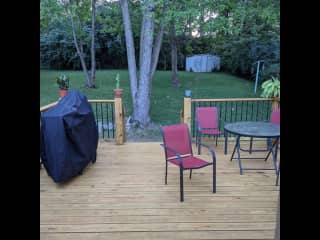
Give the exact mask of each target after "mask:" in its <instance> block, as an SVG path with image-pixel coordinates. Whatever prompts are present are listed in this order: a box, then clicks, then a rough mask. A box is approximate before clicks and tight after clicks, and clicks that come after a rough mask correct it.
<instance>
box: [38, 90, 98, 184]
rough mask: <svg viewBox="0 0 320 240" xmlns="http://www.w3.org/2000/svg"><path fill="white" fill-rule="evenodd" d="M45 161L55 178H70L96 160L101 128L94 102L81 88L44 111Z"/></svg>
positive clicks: (42, 138) (58, 180) (43, 155)
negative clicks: (95, 116)
mask: <svg viewBox="0 0 320 240" xmlns="http://www.w3.org/2000/svg"><path fill="white" fill-rule="evenodd" d="M40 135H41V146H40V155H41V160H42V163H43V165H44V167H45V169H46V170H47V173H48V175H49V176H51V177H52V179H53V180H54V181H55V182H62V181H66V180H68V179H70V178H72V177H74V176H76V175H77V174H79V173H82V170H83V169H84V168H85V167H86V166H87V165H88V163H89V162H93V163H94V162H95V160H96V153H97V152H96V151H97V147H98V129H97V126H96V123H95V119H94V114H93V111H92V108H91V105H90V104H89V103H88V101H87V98H86V96H84V95H83V94H82V93H81V92H79V91H77V90H72V91H69V93H68V94H67V95H66V96H64V97H63V98H62V99H61V100H60V101H59V102H58V104H57V105H56V106H54V107H52V108H50V109H49V110H47V111H45V112H43V113H42V115H41V133H40Z"/></svg>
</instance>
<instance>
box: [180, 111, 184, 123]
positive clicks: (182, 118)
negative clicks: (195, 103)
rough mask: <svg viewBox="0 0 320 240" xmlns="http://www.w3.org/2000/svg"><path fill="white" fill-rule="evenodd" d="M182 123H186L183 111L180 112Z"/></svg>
mask: <svg viewBox="0 0 320 240" xmlns="http://www.w3.org/2000/svg"><path fill="white" fill-rule="evenodd" d="M180 123H184V114H183V109H181V111H180Z"/></svg>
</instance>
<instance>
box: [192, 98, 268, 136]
mask: <svg viewBox="0 0 320 240" xmlns="http://www.w3.org/2000/svg"><path fill="white" fill-rule="evenodd" d="M197 107H217V109H218V115H219V116H218V121H219V130H220V131H221V132H223V126H224V124H225V123H229V122H237V121H269V119H270V115H271V112H272V101H271V100H270V99H192V100H191V133H192V136H193V137H195V135H196V129H195V121H196V116H195V112H196V108H197ZM228 136H233V135H232V134H228Z"/></svg>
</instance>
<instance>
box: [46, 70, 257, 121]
mask: <svg viewBox="0 0 320 240" xmlns="http://www.w3.org/2000/svg"><path fill="white" fill-rule="evenodd" d="M63 73H65V74H67V75H69V76H70V85H71V86H70V90H72V89H78V90H79V91H81V92H82V93H84V94H85V95H86V96H87V97H88V99H113V89H114V88H115V86H116V81H115V76H116V74H117V73H120V79H121V80H120V87H121V88H123V89H124V93H123V101H124V106H125V110H126V116H129V115H130V114H131V112H132V104H131V95H130V83H129V77H128V71H127V70H100V71H97V73H96V86H97V88H96V89H87V88H85V87H84V84H85V79H84V76H83V73H82V72H81V71H49V70H40V106H43V105H46V104H48V103H51V102H54V101H56V100H57V99H58V97H59V88H58V85H57V84H56V82H55V78H56V76H59V75H60V74H63ZM179 79H180V83H181V87H180V88H174V87H172V85H171V72H170V71H157V72H156V74H155V77H154V79H153V83H152V96H151V119H152V120H153V121H154V122H155V123H157V124H161V125H166V124H174V123H177V122H179V121H180V110H181V109H182V105H183V96H184V90H185V89H191V90H192V98H237V97H241V98H250V97H259V96H260V92H261V91H260V88H258V91H257V94H254V92H253V89H254V82H253V81H248V80H245V79H242V78H238V77H235V76H232V75H229V74H225V73H193V72H179Z"/></svg>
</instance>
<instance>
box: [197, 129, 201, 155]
mask: <svg viewBox="0 0 320 240" xmlns="http://www.w3.org/2000/svg"><path fill="white" fill-rule="evenodd" d="M200 154H201V133H200V134H199V136H198V155H200Z"/></svg>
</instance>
